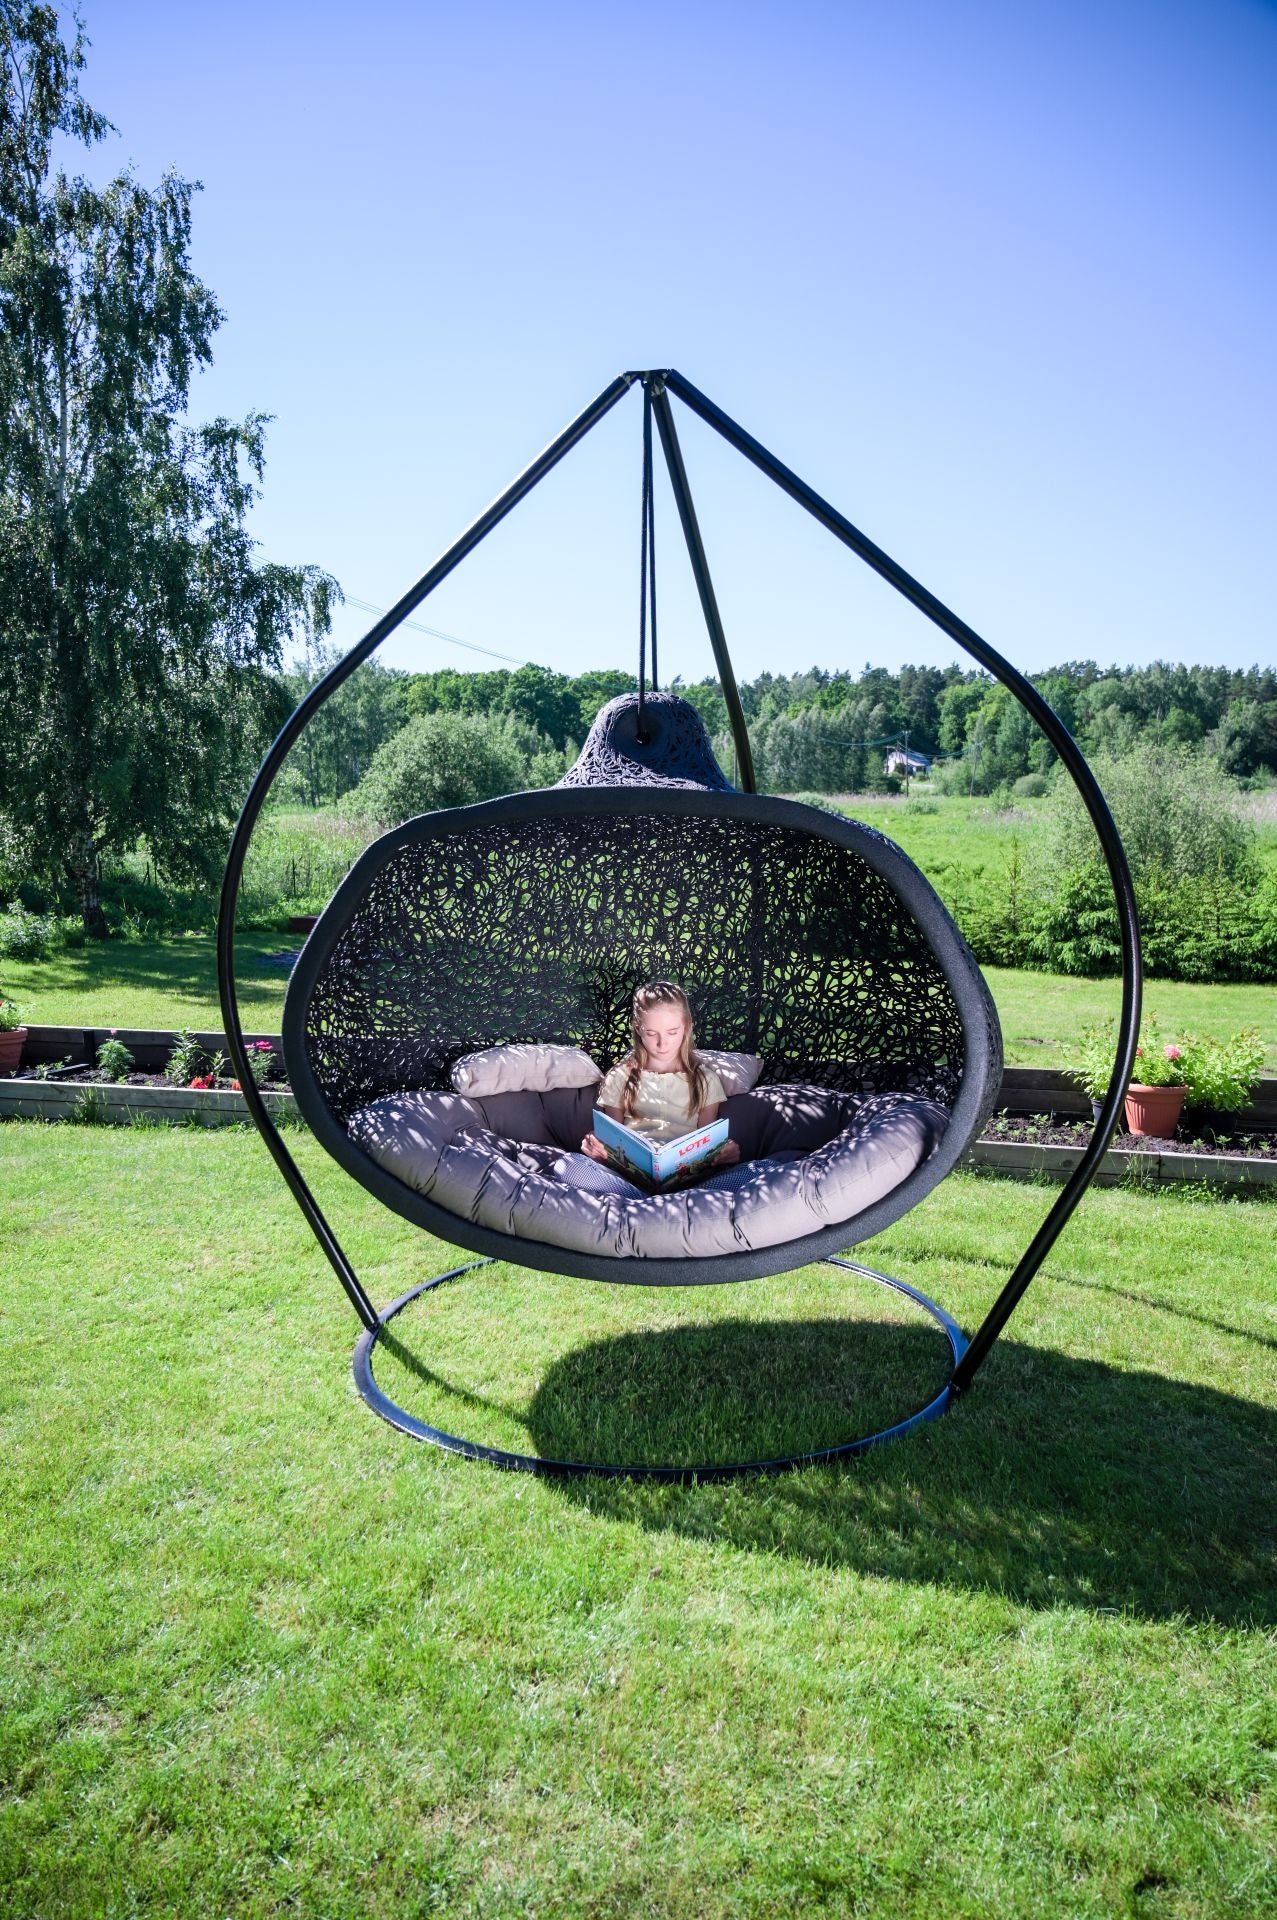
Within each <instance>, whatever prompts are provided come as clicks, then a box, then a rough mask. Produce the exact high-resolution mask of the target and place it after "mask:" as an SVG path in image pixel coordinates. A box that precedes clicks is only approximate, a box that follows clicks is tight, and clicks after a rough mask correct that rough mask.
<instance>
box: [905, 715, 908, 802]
mask: <svg viewBox="0 0 1277 1920" xmlns="http://www.w3.org/2000/svg"><path fill="white" fill-rule="evenodd" d="M908 798H909V729H908V727H906V728H905V799H906V800H907V799H908Z"/></svg>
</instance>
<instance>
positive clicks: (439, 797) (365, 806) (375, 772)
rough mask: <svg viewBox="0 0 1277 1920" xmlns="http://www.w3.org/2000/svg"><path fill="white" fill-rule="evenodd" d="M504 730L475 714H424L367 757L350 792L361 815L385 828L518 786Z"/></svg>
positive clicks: (513, 751)
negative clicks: (366, 766)
mask: <svg viewBox="0 0 1277 1920" xmlns="http://www.w3.org/2000/svg"><path fill="white" fill-rule="evenodd" d="M523 781H524V772H523V761H522V758H521V756H520V754H519V751H518V747H517V745H516V744H515V742H514V740H513V738H512V736H511V733H510V731H509V729H508V728H507V727H506V726H504V725H503V724H501V723H500V722H498V721H493V720H488V719H486V718H483V717H482V716H479V715H470V714H459V713H426V714H422V715H421V716H420V717H419V718H418V719H416V720H410V721H409V722H408V723H407V725H406V726H404V727H401V728H400V730H399V732H398V733H397V734H395V735H394V737H393V739H390V740H387V741H386V743H385V745H384V746H381V747H379V748H378V749H377V751H376V753H375V754H374V755H373V758H372V764H371V766H370V767H369V769H368V771H367V773H366V774H365V775H364V777H363V779H362V780H361V781H360V783H359V785H358V787H357V788H356V789H355V792H354V795H353V796H352V800H351V805H352V807H353V809H354V810H355V811H356V812H357V813H359V814H360V815H361V816H362V817H364V818H365V819H370V820H376V821H378V822H380V823H381V824H382V825H386V826H391V825H394V824H396V823H398V822H399V821H401V820H407V819H410V818H411V817H412V815H414V814H418V813H429V812H432V811H433V810H434V809H435V808H437V807H464V806H468V805H470V804H471V803H472V802H474V801H476V800H490V799H492V798H493V797H494V796H495V795H497V794H500V793H515V792H519V791H520V790H521V789H522V787H523Z"/></svg>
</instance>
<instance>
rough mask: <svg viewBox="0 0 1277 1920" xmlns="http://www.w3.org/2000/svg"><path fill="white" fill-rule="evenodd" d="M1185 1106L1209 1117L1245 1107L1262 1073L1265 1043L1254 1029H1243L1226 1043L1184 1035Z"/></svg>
mask: <svg viewBox="0 0 1277 1920" xmlns="http://www.w3.org/2000/svg"><path fill="white" fill-rule="evenodd" d="M1180 1045H1181V1047H1182V1048H1183V1053H1184V1083H1185V1089H1186V1104H1187V1105H1188V1106H1190V1107H1201V1108H1205V1109H1208V1110H1209V1111H1210V1112H1211V1113H1236V1111H1237V1109H1238V1108H1239V1107H1244V1106H1245V1105H1246V1102H1247V1100H1249V1098H1250V1095H1251V1090H1252V1089H1253V1087H1254V1085H1255V1082H1256V1081H1257V1080H1258V1078H1259V1076H1260V1074H1261V1073H1262V1072H1263V1070H1264V1043H1263V1041H1262V1040H1261V1039H1260V1037H1259V1032H1258V1029H1257V1028H1255V1027H1243V1028H1242V1029H1241V1030H1240V1032H1238V1033H1234V1034H1232V1035H1230V1037H1229V1038H1228V1039H1227V1040H1203V1039H1201V1038H1199V1037H1198V1035H1197V1034H1194V1033H1186V1034H1184V1035H1183V1037H1182V1039H1181V1041H1180Z"/></svg>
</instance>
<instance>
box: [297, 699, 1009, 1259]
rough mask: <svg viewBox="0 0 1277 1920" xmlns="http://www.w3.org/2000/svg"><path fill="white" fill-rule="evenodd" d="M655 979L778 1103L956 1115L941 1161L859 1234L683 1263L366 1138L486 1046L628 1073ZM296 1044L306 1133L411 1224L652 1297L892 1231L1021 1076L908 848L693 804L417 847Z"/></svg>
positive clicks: (310, 961) (794, 817)
mask: <svg viewBox="0 0 1277 1920" xmlns="http://www.w3.org/2000/svg"><path fill="white" fill-rule="evenodd" d="M630 699H631V700H632V699H633V696H630ZM688 712H689V713H690V714H691V717H692V719H693V720H696V715H695V713H694V711H693V710H692V709H688ZM697 724H698V725H699V722H697ZM706 744H707V750H708V743H706ZM588 750H589V749H588V746H587V751H588ZM653 977H665V978H673V979H677V980H679V981H680V982H681V983H682V984H683V986H684V987H685V988H686V989H687V991H688V993H689V994H690V996H691V999H692V1003H693V1006H694V1007H695V1009H696V1013H697V1021H698V1036H699V1038H700V1040H701V1042H702V1043H703V1044H704V1045H707V1046H712V1047H725V1048H730V1049H733V1050H735V1051H739V1052H745V1053H754V1054H760V1055H761V1056H762V1059H763V1080H764V1082H775V1081H782V1082H788V1081H797V1082H801V1083H803V1084H805V1085H808V1086H814V1087H818V1088H824V1089H828V1090H830V1091H833V1092H845V1093H856V1094H874V1093H878V1092H882V1091H893V1092H904V1093H910V1094H916V1095H921V1096H923V1097H925V1098H927V1099H930V1100H935V1101H937V1102H939V1103H940V1104H942V1105H943V1106H945V1107H946V1108H947V1109H949V1113H950V1118H949V1124H948V1127H947V1129H946V1131H945V1134H944V1137H943V1139H942V1140H941V1143H940V1145H939V1146H938V1147H937V1148H936V1150H935V1151H934V1152H933V1153H932V1154H931V1155H930V1156H929V1158H927V1159H926V1160H925V1161H923V1163H922V1164H921V1165H920V1166H918V1167H917V1168H916V1169H915V1170H914V1172H913V1173H911V1174H910V1175H909V1176H908V1178H907V1179H906V1180H905V1181H904V1182H903V1183H902V1185H900V1186H899V1187H897V1188H896V1189H895V1190H894V1191H893V1192H892V1193H891V1194H890V1195H888V1196H887V1197H886V1198H885V1199H883V1200H881V1201H879V1202H878V1203H877V1204H876V1205H873V1206H871V1207H869V1208H867V1209H866V1210H865V1211H864V1212H863V1213H862V1214H858V1215H857V1216H856V1217H855V1218H854V1220H840V1221H835V1222H833V1223H831V1224H830V1225H829V1226H828V1227H827V1228H826V1229H825V1230H824V1231H822V1232H817V1233H813V1234H810V1235H807V1236H805V1237H804V1238H802V1239H801V1240H798V1241H792V1242H788V1243H786V1244H783V1245H781V1246H767V1247H754V1248H747V1249H745V1250H742V1251H741V1252H738V1253H732V1254H727V1255H721V1256H708V1257H691V1258H684V1259H676V1260H661V1259H634V1258H628V1257H626V1258H618V1257H610V1258H609V1257H602V1258H601V1257H600V1256H598V1255H597V1254H593V1253H574V1252H572V1251H570V1250H567V1249H565V1248H563V1247H559V1246H552V1245H550V1244H548V1243H547V1242H543V1241H528V1240H520V1239H518V1238H516V1237H515V1236H514V1235H512V1234H509V1233H499V1232H494V1231H492V1230H491V1228H488V1227H484V1226H481V1225H478V1224H476V1223H475V1222H474V1221H472V1220H469V1219H463V1218H460V1217H458V1216H457V1215H455V1214H452V1213H449V1212H447V1211H446V1210H445V1209H443V1208H442V1207H440V1206H439V1205H437V1204H436V1203H435V1202H434V1201H433V1200H431V1199H428V1198H427V1197H426V1196H425V1195H424V1194H422V1193H419V1192H417V1191H416V1190H415V1189H414V1188H412V1187H410V1186H408V1185H407V1184H406V1183H405V1182H404V1181H402V1180H400V1179H398V1178H396V1176H395V1175H394V1174H392V1173H389V1172H387V1171H385V1170H384V1169H383V1168H382V1167H381V1166H380V1165H378V1163H377V1162H376V1161H375V1160H373V1159H372V1158H370V1156H369V1155H368V1154H367V1153H365V1152H364V1151H363V1149H362V1148H361V1147H360V1146H358V1145H356V1144H355V1143H354V1142H353V1141H352V1140H351V1138H350V1136H349V1134H348V1133H347V1132H346V1128H345V1122H346V1121H347V1120H348V1119H349V1117H350V1116H351V1115H352V1114H353V1113H356V1112H358V1111H359V1110H360V1109H362V1108H365V1107H367V1106H369V1105H370V1104H371V1103H372V1102H373V1101H374V1100H376V1099H378V1098H379V1097H381V1096H382V1095H384V1094H390V1093H401V1092H404V1091H407V1090H411V1089H446V1088H447V1087H449V1086H450V1085H451V1081H450V1071H451V1068H452V1066H453V1064H454V1062H455V1061H456V1060H458V1059H459V1058H460V1057H461V1056H462V1055H463V1054H468V1053H472V1052H475V1051H478V1050H479V1049H482V1048H487V1047H494V1046H500V1045H504V1044H507V1043H510V1042H519V1041H543V1042H544V1041H552V1042H557V1043H560V1044H565V1045H570V1046H577V1047H580V1048H582V1049H583V1050H584V1051H585V1052H587V1053H589V1054H591V1055H592V1056H593V1057H594V1058H596V1059H598V1060H599V1061H600V1062H606V1063H608V1064H610V1063H611V1062H612V1061H613V1060H616V1059H618V1058H620V1057H621V1056H622V1055H623V1054H624V1053H625V1052H626V1050H627V1047H628V1027H629V1009H630V1003H631V1000H632V997H633V993H634V989H635V988H636V987H637V986H638V985H640V984H641V982H643V981H644V980H647V979H650V978H653ZM283 1038H284V1053H285V1059H286V1060H287V1062H288V1067H289V1073H290V1077H291V1083H292V1086H293V1090H294V1092H295V1094H296V1096H297V1100H298V1104H299V1106H300V1107H301V1110H302V1113H303V1115H304V1117H305V1118H306V1119H307V1120H308V1121H309V1123H310V1125H311V1127H312V1128H313V1129H314V1131H315V1133H316V1134H317V1135H318V1137H319V1139H320V1140H321V1141H322V1143H323V1144H324V1146H325V1147H327V1149H328V1150H329V1152H330V1153H332V1155H333V1157H334V1158H335V1159H337V1160H339V1161H340V1163H341V1164H342V1165H343V1166H344V1167H345V1168H346V1169H347V1171H348V1172H350V1173H352V1174H353V1175H354V1177H355V1178H356V1179H357V1180H359V1181H361V1182H362V1183H363V1185H364V1186H366V1187H367V1188H368V1189H369V1191H370V1192H372V1193H374V1194H376V1196H377V1198H378V1199H380V1200H382V1201H383V1202H384V1203H385V1204H386V1205H387V1206H389V1207H391V1208H392V1209H393V1210H394V1211H395V1212H397V1213H400V1214H402V1215H403V1216H404V1217H405V1218H407V1219H409V1220H413V1221H415V1222H416V1224H417V1225H418V1226H422V1227H425V1228H427V1229H428V1230H429V1231H430V1232H432V1233H436V1234H439V1235H441V1236H442V1237H443V1238H445V1239H448V1240H451V1241H454V1242H456V1243H457V1244H458V1245H461V1246H464V1247H469V1248H470V1249H472V1250H473V1251H475V1252H478V1253H486V1254H489V1255H491V1256H493V1257H495V1258H498V1259H505V1260H512V1261H515V1262H516V1263H518V1264H520V1265H523V1266H532V1267H537V1268H540V1269H542V1270H546V1271H551V1272H559V1273H569V1274H576V1275H580V1276H582V1277H586V1278H590V1279H596V1280H614V1281H626V1282H638V1283H641V1284H643V1285H646V1286H655V1285H680V1286H685V1285H689V1284H691V1285H706V1284H709V1283H711V1282H722V1281H727V1280H750V1279H756V1278H758V1277H759V1276H760V1275H763V1274H768V1273H777V1272H784V1271H788V1270H790V1269H792V1268H793V1267H795V1266H803V1265H805V1264H806V1263H807V1262H808V1261H810V1260H815V1259H819V1258H821V1257H822V1256H823V1255H825V1254H827V1253H831V1252H834V1251H837V1250H839V1249H841V1248H842V1247H845V1246H849V1245H852V1244H854V1243H855V1242H857V1241H859V1240H861V1239H864V1238H867V1237H868V1236H869V1235H871V1234H874V1233H877V1232H880V1231H881V1230H882V1228H883V1227H885V1226H887V1225H889V1224H890V1222H891V1221H892V1220H894V1219H897V1218H898V1217H899V1216H900V1214H902V1213H904V1212H906V1211H907V1210H908V1208H909V1207H911V1206H913V1205H915V1204H916V1202H917V1201H918V1200H919V1199H921V1198H922V1196H923V1194H925V1193H928V1192H929V1191H930V1190H931V1188H932V1187H934V1186H935V1185H936V1184H937V1182H938V1181H940V1180H941V1179H943V1177H944V1175H945V1174H946V1173H947V1172H948V1171H949V1170H950V1168H951V1167H953V1166H954V1165H955V1164H956V1162H957V1160H958V1159H959V1157H960V1156H961V1154H962V1153H963V1152H964V1151H965V1149H966V1147H967V1146H968V1144H969V1143H970V1140H971V1138H972V1136H973V1134H974V1133H976V1132H978V1131H979V1129H980V1127H981V1126H982V1125H983V1124H984V1121H985V1119H986V1118H987V1117H988V1114H989V1112H990V1110H991V1108H992V1105H993V1102H994V1100H995V1098H996V1095H997V1091H998V1087H999V1084H1000V1081H1001V1072H1002V1048H1001V1036H1000V1032H999V1028H998V1023H997V1015H996V1013H995V1011H994V1007H993V1002H992V999H991V998H990V996H989V993H988V989H987V987H986V986H985V983H984V980H983V978H982V976H981V974H980V971H979V969H978V967H977V966H976V964H975V961H974V959H973V958H972V956H971V952H970V949H969V948H968V947H967V945H966V942H965V941H964V940H963V938H962V935H961V934H960V933H959V932H958V929H957V927H956V926H955V925H954V923H953V921H952V920H951V918H950V917H949V915H948V913H947V912H946V910H945V908H944V906H943V904H942V903H941V901H940V900H939V898H938V897H937V895H936V894H935V893H934V891H933V890H932V888H931V887H930V885H929V884H928V882H927V881H926V880H925V879H924V878H923V876H922V875H921V874H920V873H919V872H918V869H917V868H916V867H915V866H914V865H913V863H912V861H910V860H909V859H908V858H907V857H906V856H905V855H904V854H903V853H901V851H900V849H899V848H898V847H896V846H895V845H894V844H893V843H892V842H891V841H890V840H888V839H886V838H885V836H883V835H882V834H880V833H875V832H874V831H873V830H872V829H871V828H868V827H864V826H861V825H859V824H857V823H856V822H854V821H851V820H844V819H839V818H836V817H834V816H833V815H829V814H825V813H823V812H821V811H819V810H818V809H816V808H814V807H806V806H800V805H798V804H796V803H795V802H792V801H788V800H779V799H770V798H763V797H761V796H759V795H754V794H741V793H735V792H727V791H723V790H721V789H720V790H717V791H714V792H706V791H704V790H702V789H698V788H692V787H690V786H686V787H685V786H681V785H671V786H667V787H656V786H654V785H649V786H647V787H644V788H642V789H641V790H637V791H636V790H633V789H628V788H624V787H610V788H582V787H564V788H560V789H557V790H554V791H551V792H548V793H544V792H543V793H532V794H517V795H513V796H511V797H509V798H507V799H502V800H493V801H488V802H485V803H483V804H482V805H479V806H473V807H465V808H457V809H452V810H448V811H445V812H440V813H433V814H426V815H423V816H422V817H421V818H419V819H416V820H411V821H409V822H408V823H407V824H406V825H405V826H402V827H398V828H396V829H395V830H394V831H393V832H391V833H389V834H387V835H385V836H384V838H382V839H381V840H379V841H377V842H376V843H375V844H374V845H373V846H372V847H370V848H369V849H368V851H367V852H366V853H365V854H364V855H363V856H362V858H361V859H360V860H359V861H358V862H356V864H355V866H354V867H353V868H352V869H351V871H350V873H349V874H348V875H347V876H346V878H345V880H344V881H343V882H342V884H341V887H340V888H339V889H338V891H337V893H336V894H335V895H334V897H333V900H332V901H331V903H330V904H329V906H328V908H327V909H326V910H325V913H324V914H323V916H322V918H321V919H320V922H319V924H318V926H317V927H316V928H315V930H314V932H313V933H312V934H311V936H310V939H309V940H308V942H307V944H306V948H305V951H304V952H303V954H302V957H301V959H300V960H299V962H298V964H297V967H296V969H295V971H294V974H293V978H292V981H291V983H290V986H289V991H288V998H287V1002H286V1005H285V1013H284V1033H283Z"/></svg>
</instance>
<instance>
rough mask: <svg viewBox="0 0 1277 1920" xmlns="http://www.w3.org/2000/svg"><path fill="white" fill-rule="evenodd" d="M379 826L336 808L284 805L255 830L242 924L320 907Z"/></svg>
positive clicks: (246, 866)
mask: <svg viewBox="0 0 1277 1920" xmlns="http://www.w3.org/2000/svg"><path fill="white" fill-rule="evenodd" d="M376 836H377V829H376V827H374V826H372V825H370V824H369V822H367V821H365V820H353V819H349V818H347V817H346V816H345V815H344V814H342V813H339V812H337V811H335V810H331V811H330V810H329V809H326V808H325V809H322V810H315V811H311V810H308V809H297V810H293V809H289V810H284V809H280V810H278V811H272V812H270V813H267V814H264V815H263V816H262V818H261V819H260V820H259V821H258V823H257V826H256V828H255V829H254V832H253V838H252V842H251V844H250V846H249V850H248V858H247V860H246V861H245V862H244V880H243V887H242V890H241V893H240V911H239V921H240V925H241V926H245V927H262V926H271V925H274V924H276V923H277V922H278V921H280V920H281V919H285V918H287V916H288V915H289V914H293V913H321V912H322V911H323V909H324V907H325V906H326V905H327V904H328V901H329V900H330V899H331V898H332V896H333V894H334V893H335V892H336V890H337V887H338V886H339V885H340V883H341V882H342V880H343V879H344V878H345V876H346V874H347V873H348V872H349V871H350V868H351V867H352V865H353V864H354V862H355V861H356V860H357V859H358V858H359V856H360V854H361V853H362V852H363V850H364V848H365V847H366V846H368V845H369V844H370V843H371V842H372V841H373V840H374V839H375V838H376Z"/></svg>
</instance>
